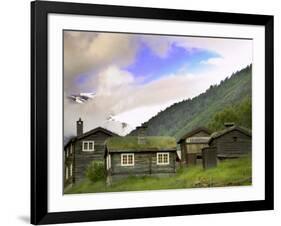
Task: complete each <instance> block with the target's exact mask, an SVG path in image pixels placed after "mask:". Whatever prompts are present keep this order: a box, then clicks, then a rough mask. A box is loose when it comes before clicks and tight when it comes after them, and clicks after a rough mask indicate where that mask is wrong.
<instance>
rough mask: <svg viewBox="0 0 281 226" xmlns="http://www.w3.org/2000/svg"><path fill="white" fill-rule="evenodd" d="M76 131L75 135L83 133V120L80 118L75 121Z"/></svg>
mask: <svg viewBox="0 0 281 226" xmlns="http://www.w3.org/2000/svg"><path fill="white" fill-rule="evenodd" d="M76 131H77V134H76V135H77V136H80V135H82V134H83V121H82V120H81V118H79V120H78V121H77V122H76Z"/></svg>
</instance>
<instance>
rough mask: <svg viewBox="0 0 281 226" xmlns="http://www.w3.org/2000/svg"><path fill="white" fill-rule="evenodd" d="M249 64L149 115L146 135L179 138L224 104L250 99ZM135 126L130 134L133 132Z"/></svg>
mask: <svg viewBox="0 0 281 226" xmlns="http://www.w3.org/2000/svg"><path fill="white" fill-rule="evenodd" d="M251 95H252V66H248V67H246V68H244V69H242V70H241V71H238V72H236V73H234V74H232V75H231V76H230V77H229V78H226V79H225V80H224V81H221V82H220V84H219V85H212V86H210V87H209V88H208V89H207V90H206V91H205V92H204V93H202V94H200V95H198V96H196V97H194V98H192V99H188V100H184V101H181V102H178V103H175V104H173V105H171V106H170V107H168V108H166V109H165V110H164V111H161V112H159V113H158V114H157V115H156V116H154V117H152V118H151V119H150V120H149V121H147V122H146V124H147V135H154V136H155V135H157V136H159V135H166V136H167V135H168V136H174V137H176V138H179V137H180V136H181V135H183V134H185V133H186V132H188V131H189V130H191V129H193V128H195V127H198V126H206V127H208V125H210V123H211V121H212V120H213V118H214V116H215V115H216V114H218V113H219V112H220V111H223V110H224V109H225V108H227V107H231V106H234V105H238V104H239V103H241V102H242V101H243V100H245V98H247V99H249V100H251ZM135 134H136V130H134V131H132V132H131V133H130V135H135Z"/></svg>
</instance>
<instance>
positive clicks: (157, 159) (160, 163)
mask: <svg viewBox="0 0 281 226" xmlns="http://www.w3.org/2000/svg"><path fill="white" fill-rule="evenodd" d="M160 155H163V156H164V155H167V159H168V162H159V156H160ZM162 158H163V157H162ZM156 164H157V165H169V164H170V153H169V152H157V156H156Z"/></svg>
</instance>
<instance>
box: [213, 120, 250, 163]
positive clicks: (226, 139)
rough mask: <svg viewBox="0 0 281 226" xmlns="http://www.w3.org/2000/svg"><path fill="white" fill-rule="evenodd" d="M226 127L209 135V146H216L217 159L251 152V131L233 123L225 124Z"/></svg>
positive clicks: (235, 156)
mask: <svg viewBox="0 0 281 226" xmlns="http://www.w3.org/2000/svg"><path fill="white" fill-rule="evenodd" d="M225 126H226V128H225V129H224V130H221V131H219V132H215V133H213V134H212V135H211V137H210V140H209V146H210V148H216V153H217V157H218V158H219V159H225V158H237V157H241V156H243V155H247V154H249V153H251V152H252V134H251V131H250V130H248V129H246V128H243V127H240V126H235V125H234V124H233V123H232V124H230V123H228V124H225Z"/></svg>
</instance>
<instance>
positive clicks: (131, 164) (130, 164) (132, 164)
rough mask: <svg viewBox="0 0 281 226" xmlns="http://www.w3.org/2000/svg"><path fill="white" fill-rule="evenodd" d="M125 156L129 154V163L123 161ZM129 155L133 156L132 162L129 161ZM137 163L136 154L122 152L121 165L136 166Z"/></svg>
mask: <svg viewBox="0 0 281 226" xmlns="http://www.w3.org/2000/svg"><path fill="white" fill-rule="evenodd" d="M123 156H127V163H123ZM128 156H132V159H133V161H132V163H128ZM134 165H135V155H134V153H126V154H121V166H134Z"/></svg>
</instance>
